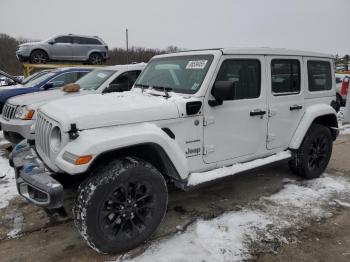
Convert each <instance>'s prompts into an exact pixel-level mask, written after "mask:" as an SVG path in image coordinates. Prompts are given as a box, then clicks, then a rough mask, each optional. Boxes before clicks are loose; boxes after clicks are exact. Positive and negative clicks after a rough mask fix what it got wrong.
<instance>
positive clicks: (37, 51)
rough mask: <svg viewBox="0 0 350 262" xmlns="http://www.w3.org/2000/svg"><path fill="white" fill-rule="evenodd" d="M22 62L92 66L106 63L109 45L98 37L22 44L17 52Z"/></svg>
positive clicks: (54, 39)
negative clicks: (68, 62) (72, 63)
mask: <svg viewBox="0 0 350 262" xmlns="http://www.w3.org/2000/svg"><path fill="white" fill-rule="evenodd" d="M16 56H17V58H18V60H19V61H20V62H26V61H29V62H30V63H33V64H45V63H47V62H48V61H53V60H56V61H57V60H58V61H83V62H87V63H89V64H92V65H98V64H102V63H104V62H105V61H106V60H107V59H108V58H109V57H108V46H107V44H106V43H105V42H104V41H103V40H102V39H101V38H99V37H97V36H93V37H90V36H81V35H72V34H69V35H56V36H54V37H51V38H49V39H47V40H44V41H41V42H31V43H25V44H21V45H19V47H18V50H17V51H16Z"/></svg>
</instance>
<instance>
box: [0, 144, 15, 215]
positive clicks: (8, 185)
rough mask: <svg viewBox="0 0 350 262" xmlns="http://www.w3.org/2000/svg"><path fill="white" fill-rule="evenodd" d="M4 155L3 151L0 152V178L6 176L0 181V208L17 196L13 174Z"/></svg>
mask: <svg viewBox="0 0 350 262" xmlns="http://www.w3.org/2000/svg"><path fill="white" fill-rule="evenodd" d="M4 154H5V152H4V150H0V177H2V176H3V175H4V174H6V176H5V177H4V178H1V179H0V208H4V207H6V206H7V205H8V204H9V201H10V200H11V199H12V198H14V197H15V196H18V193H17V188H16V179H15V172H14V170H13V168H11V167H10V165H9V161H8V159H7V158H5V156H4Z"/></svg>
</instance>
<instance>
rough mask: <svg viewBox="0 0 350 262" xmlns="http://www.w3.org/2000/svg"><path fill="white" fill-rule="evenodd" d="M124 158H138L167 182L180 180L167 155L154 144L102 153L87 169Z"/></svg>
mask: <svg viewBox="0 0 350 262" xmlns="http://www.w3.org/2000/svg"><path fill="white" fill-rule="evenodd" d="M125 156H133V157H138V158H140V159H142V160H144V161H147V162H148V163H150V164H151V165H153V166H154V167H155V168H157V169H158V171H159V172H160V173H161V174H162V175H163V176H164V177H165V178H166V179H167V180H171V179H173V180H176V181H181V180H182V179H181V177H180V175H179V172H178V171H177V170H176V168H175V166H174V164H173V162H172V161H171V160H170V158H169V156H168V154H167V153H166V152H165V150H164V149H163V148H162V147H161V146H160V145H158V144H155V143H143V144H139V145H132V146H127V147H124V148H118V149H114V150H109V151H106V152H102V153H101V154H99V155H98V156H97V157H95V158H94V160H93V162H92V163H91V164H90V167H89V169H90V170H91V169H93V168H94V167H95V166H97V165H100V164H104V163H106V161H111V159H117V158H120V157H125Z"/></svg>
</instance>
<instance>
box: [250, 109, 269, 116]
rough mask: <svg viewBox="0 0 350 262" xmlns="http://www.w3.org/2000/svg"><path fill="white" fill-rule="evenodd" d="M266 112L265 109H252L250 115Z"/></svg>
mask: <svg viewBox="0 0 350 262" xmlns="http://www.w3.org/2000/svg"><path fill="white" fill-rule="evenodd" d="M265 114H266V111H265V110H263V109H254V110H252V111H250V116H263V115H265Z"/></svg>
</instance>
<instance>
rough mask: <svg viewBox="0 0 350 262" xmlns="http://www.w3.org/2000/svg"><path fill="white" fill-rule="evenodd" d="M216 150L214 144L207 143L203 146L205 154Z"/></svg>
mask: <svg viewBox="0 0 350 262" xmlns="http://www.w3.org/2000/svg"><path fill="white" fill-rule="evenodd" d="M214 151H215V146H214V145H206V146H204V147H203V155H207V154H210V153H213V152H214Z"/></svg>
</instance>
